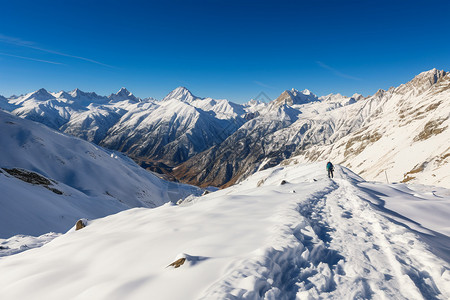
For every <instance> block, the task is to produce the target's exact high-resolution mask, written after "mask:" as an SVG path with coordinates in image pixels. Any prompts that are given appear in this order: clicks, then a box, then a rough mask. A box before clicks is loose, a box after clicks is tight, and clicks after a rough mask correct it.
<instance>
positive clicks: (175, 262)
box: [167, 257, 186, 269]
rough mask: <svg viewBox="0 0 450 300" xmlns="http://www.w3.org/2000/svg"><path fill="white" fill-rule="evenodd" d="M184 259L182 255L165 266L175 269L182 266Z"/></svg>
mask: <svg viewBox="0 0 450 300" xmlns="http://www.w3.org/2000/svg"><path fill="white" fill-rule="evenodd" d="M185 261H186V258H185V257H182V258H180V259H177V260H176V261H174V262H173V263H171V264H170V265H168V266H167V267H174V268H175V269H176V268H179V267H180V266H182V265H183V264H184V262H185Z"/></svg>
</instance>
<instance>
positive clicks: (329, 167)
mask: <svg viewBox="0 0 450 300" xmlns="http://www.w3.org/2000/svg"><path fill="white" fill-rule="evenodd" d="M327 171H328V178H333V171H334V166H333V164H332V163H331V162H330V161H329V162H328V163H327Z"/></svg>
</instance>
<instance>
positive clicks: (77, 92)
mask: <svg viewBox="0 0 450 300" xmlns="http://www.w3.org/2000/svg"><path fill="white" fill-rule="evenodd" d="M84 94H85V92H83V91H82V90H80V89H79V88H75V89H74V90H73V91H70V92H69V95H71V96H72V97H74V98H76V97H79V96H81V95H84Z"/></svg>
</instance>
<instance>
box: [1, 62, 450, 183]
mask: <svg viewBox="0 0 450 300" xmlns="http://www.w3.org/2000/svg"><path fill="white" fill-rule="evenodd" d="M449 82H450V75H449V73H447V72H444V71H439V70H436V69H433V70H430V71H427V72H423V73H421V74H419V75H417V76H416V77H415V78H414V79H412V80H411V81H410V82H408V83H405V84H402V85H400V86H399V87H397V88H390V89H389V90H387V91H385V90H379V91H378V92H377V93H375V94H374V95H373V96H369V97H365V98H364V97H363V96H362V95H359V94H354V95H353V96H352V97H347V96H342V95H340V94H330V95H327V96H322V97H318V96H316V95H314V94H313V93H312V92H310V91H309V90H303V91H298V90H295V89H292V90H286V91H284V92H283V93H282V94H281V95H280V96H279V97H278V98H277V99H275V100H273V101H272V102H270V103H268V104H266V103H261V102H258V101H250V102H248V103H246V104H243V105H240V104H236V103H232V102H230V101H227V100H216V99H212V98H200V97H197V96H194V95H193V94H192V93H191V92H190V91H189V90H187V89H186V88H184V87H179V88H176V89H175V90H173V91H172V92H170V93H169V94H168V95H167V96H166V97H165V98H164V99H163V100H161V101H156V100H154V99H153V98H147V99H139V98H137V97H135V96H134V95H133V94H132V93H130V92H129V91H128V90H126V89H125V88H122V89H121V90H120V91H119V92H117V93H116V94H112V95H110V96H108V97H104V96H99V95H97V94H95V93H85V92H82V91H80V90H78V89H77V90H74V91H71V92H59V93H49V92H47V91H46V90H44V89H41V90H39V91H37V92H34V93H30V94H27V95H24V96H19V97H11V98H9V99H5V98H0V107H1V108H3V109H6V110H9V111H11V112H12V113H13V114H16V115H18V116H21V117H22V118H27V119H31V120H34V121H39V122H41V123H44V124H46V125H48V126H50V127H52V128H55V129H58V130H61V131H64V132H66V133H69V134H72V135H74V136H78V137H81V138H83V139H86V140H88V141H91V142H94V143H97V144H99V145H101V146H104V147H107V148H109V149H113V150H118V151H122V152H124V153H126V154H128V155H129V156H131V157H132V158H133V159H135V160H136V161H139V162H140V163H141V165H142V166H144V167H146V168H148V169H150V170H154V171H157V172H159V173H164V174H165V175H164V176H167V177H170V178H173V177H176V178H177V179H179V180H182V181H184V182H188V183H191V184H195V185H199V186H210V185H213V186H221V187H223V186H228V185H231V184H233V183H236V182H239V181H240V180H242V179H243V178H245V177H247V176H248V175H250V174H252V173H254V172H255V171H257V170H261V169H265V168H268V167H271V166H274V165H277V164H279V163H283V164H287V163H296V162H314V161H322V160H331V161H333V162H334V163H336V164H343V165H344V166H347V167H350V168H352V170H354V171H356V172H358V173H359V174H360V175H362V176H363V177H365V178H366V179H368V180H383V181H385V180H389V181H393V182H398V181H407V182H414V181H417V182H423V183H427V184H436V185H444V186H450V178H449V177H448V176H449V175H447V173H448V172H444V171H443V170H444V169H445V168H448V164H449V159H450V158H449V157H450V153H449V152H450V144H449V143H450V142H449V141H450V138H449V137H450V134H449V129H448V127H449V126H448V125H449V114H450V109H449V107H450V106H449V105H448V102H449V101H450V100H449V98H450V88H449V85H450V83H449Z"/></svg>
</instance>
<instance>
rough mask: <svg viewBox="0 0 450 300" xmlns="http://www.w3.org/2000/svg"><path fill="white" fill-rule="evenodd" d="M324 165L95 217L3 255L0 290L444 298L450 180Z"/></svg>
mask: <svg viewBox="0 0 450 300" xmlns="http://www.w3.org/2000/svg"><path fill="white" fill-rule="evenodd" d="M324 169H325V163H324V162H320V163H316V164H311V165H298V164H294V165H290V166H280V167H276V168H271V169H267V170H265V171H261V172H257V173H256V174H254V175H253V176H251V177H249V178H248V179H247V180H245V181H243V182H241V183H240V184H238V185H235V186H232V187H230V188H227V189H224V190H220V191H217V192H213V193H210V194H208V195H206V196H203V197H198V198H195V197H191V198H188V199H186V200H185V201H183V202H182V203H181V204H180V205H176V206H175V205H173V204H172V205H171V204H166V205H164V206H161V207H158V208H155V209H145V208H136V209H131V210H127V211H124V212H121V213H118V214H116V215H112V216H108V217H106V218H103V219H98V220H93V221H91V222H89V224H88V226H87V227H86V228H83V229H82V230H79V231H73V230H71V231H69V232H68V233H66V234H64V235H63V236H60V237H58V238H56V239H54V240H53V241H52V242H50V243H48V244H46V245H44V246H43V247H41V248H38V249H33V250H30V251H26V252H23V253H20V254H17V255H13V256H9V257H3V258H1V259H0V269H1V270H2V272H1V273H0V282H2V285H0V295H1V297H2V299H30V298H31V299H44V298H45V299H62V298H64V299H108V300H110V299H125V298H126V299H294V298H297V299H355V298H356V299H449V297H450V265H449V262H450V257H449V255H448V253H450V252H449V250H450V238H449V236H448V234H449V227H448V225H449V224H448V219H449V218H448V216H449V215H450V191H449V190H446V189H443V188H440V189H435V188H431V187H425V186H417V187H415V188H414V189H412V188H411V187H410V186H406V185H404V184H391V185H387V184H379V183H378V184H377V183H369V182H364V181H363V180H362V179H361V178H360V177H358V176H357V175H355V174H353V173H352V172H351V171H350V170H348V169H346V168H343V167H340V166H337V167H336V169H337V170H336V178H335V179H334V180H330V179H328V178H326V174H325V170H324ZM406 202H407V203H408V205H407V206H406V205H404V204H405V203H406ZM423 207H427V208H428V209H426V210H423V209H422V208H423ZM436 212H439V213H436ZM418 218H420V220H419V219H418ZM182 258H184V264H182V265H181V266H180V267H179V268H173V267H171V266H169V264H171V263H172V262H175V261H176V260H178V259H182ZM181 261H183V260H181Z"/></svg>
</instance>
